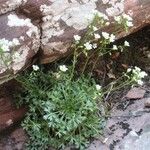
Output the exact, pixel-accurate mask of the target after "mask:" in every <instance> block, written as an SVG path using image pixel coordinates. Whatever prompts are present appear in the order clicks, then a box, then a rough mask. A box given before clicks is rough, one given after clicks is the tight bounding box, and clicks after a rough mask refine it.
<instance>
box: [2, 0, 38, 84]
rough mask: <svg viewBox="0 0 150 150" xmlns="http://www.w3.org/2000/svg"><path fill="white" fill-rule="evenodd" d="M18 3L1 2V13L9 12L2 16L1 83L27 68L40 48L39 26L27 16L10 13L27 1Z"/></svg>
mask: <svg viewBox="0 0 150 150" xmlns="http://www.w3.org/2000/svg"><path fill="white" fill-rule="evenodd" d="M4 2H5V3H4ZM17 2H18V3H17ZM17 2H16V3H13V1H2V2H0V7H2V9H1V12H2V13H4V12H5V11H6V12H7V13H4V14H1V15H0V47H1V51H0V58H1V59H0V83H3V82H6V81H7V80H9V79H10V78H12V77H13V76H14V75H16V73H18V72H19V71H20V70H23V69H24V68H26V67H27V66H28V65H29V64H30V63H31V61H32V58H33V56H34V55H35V54H36V53H37V51H38V50H39V47H40V30H39V28H38V26H37V25H34V24H33V23H32V21H31V19H29V18H27V17H26V16H25V15H22V14H18V13H17V12H15V11H10V10H13V9H15V8H16V7H18V6H20V4H23V2H25V1H22V0H21V1H17ZM1 3H2V4H1ZM6 4H7V5H6ZM6 8H10V9H6ZM9 11H10V12H9Z"/></svg>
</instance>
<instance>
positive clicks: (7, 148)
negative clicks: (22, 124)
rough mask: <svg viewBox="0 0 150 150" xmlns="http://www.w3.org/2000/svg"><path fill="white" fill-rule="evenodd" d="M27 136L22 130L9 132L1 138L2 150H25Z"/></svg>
mask: <svg viewBox="0 0 150 150" xmlns="http://www.w3.org/2000/svg"><path fill="white" fill-rule="evenodd" d="M26 140H27V135H26V134H25V132H24V130H23V129H22V128H17V129H15V130H13V131H11V130H10V131H9V132H7V133H5V134H3V135H1V137H0V150H23V149H25V146H24V145H25V142H26Z"/></svg>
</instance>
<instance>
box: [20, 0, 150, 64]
mask: <svg viewBox="0 0 150 150" xmlns="http://www.w3.org/2000/svg"><path fill="white" fill-rule="evenodd" d="M149 6H150V1H140V0H134V1H132V0H110V1H109V0H49V1H47V0H40V1H38V0H28V2H27V3H26V4H25V5H24V6H22V7H21V11H22V12H24V13H25V14H26V15H28V16H29V17H30V18H32V19H33V20H40V21H41V30H42V35H41V48H42V55H41V58H40V59H41V62H42V63H49V62H52V61H53V60H55V59H58V58H60V57H62V56H63V54H65V53H66V52H67V51H68V49H69V47H70V45H71V43H72V41H73V35H74V34H79V35H82V34H84V32H85V30H86V28H87V26H88V24H89V22H90V21H91V20H92V19H93V15H92V13H93V11H95V10H97V11H100V12H102V13H104V14H106V15H107V16H109V19H110V25H109V26H108V27H107V29H105V30H106V31H107V32H111V33H112V32H114V30H115V28H114V26H113V25H112V24H111V20H112V18H113V16H115V15H119V14H121V13H124V12H125V13H127V14H130V15H131V16H132V18H133V20H134V21H133V23H134V26H133V27H131V28H130V31H129V33H132V32H135V31H137V30H138V29H140V28H142V27H143V26H145V25H146V24H148V23H149V22H150V15H149V11H150V7H149ZM36 14H38V15H36ZM125 35H126V33H125V32H124V31H123V30H120V31H119V32H118V35H117V36H118V38H120V37H123V36H125Z"/></svg>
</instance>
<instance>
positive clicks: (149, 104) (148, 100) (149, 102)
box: [144, 98, 150, 108]
mask: <svg viewBox="0 0 150 150" xmlns="http://www.w3.org/2000/svg"><path fill="white" fill-rule="evenodd" d="M144 105H145V107H148V108H150V98H147V99H146V101H145V103H144Z"/></svg>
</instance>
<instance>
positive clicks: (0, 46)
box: [0, 39, 20, 69]
mask: <svg viewBox="0 0 150 150" xmlns="http://www.w3.org/2000/svg"><path fill="white" fill-rule="evenodd" d="M18 45H20V43H19V41H18V40H17V39H13V40H12V41H8V40H6V39H0V63H1V66H2V69H9V68H10V65H11V63H12V62H13V60H14V59H18V58H19V53H18V52H15V50H11V47H15V46H18Z"/></svg>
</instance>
